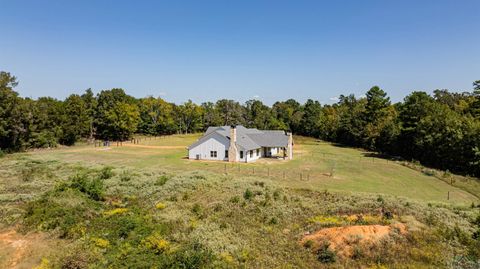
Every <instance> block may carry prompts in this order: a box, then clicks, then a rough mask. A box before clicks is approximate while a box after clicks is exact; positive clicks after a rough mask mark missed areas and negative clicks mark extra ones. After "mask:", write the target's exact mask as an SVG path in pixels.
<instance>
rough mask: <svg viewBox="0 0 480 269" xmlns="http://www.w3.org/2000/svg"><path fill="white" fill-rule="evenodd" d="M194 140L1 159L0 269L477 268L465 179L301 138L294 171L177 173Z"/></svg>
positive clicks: (471, 199)
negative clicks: (0, 250)
mask: <svg viewBox="0 0 480 269" xmlns="http://www.w3.org/2000/svg"><path fill="white" fill-rule="evenodd" d="M197 138H198V135H176V136H169V137H162V138H156V139H155V138H145V137H142V138H140V139H141V140H140V143H139V144H131V143H124V144H123V145H122V146H118V147H117V146H116V144H112V146H111V147H109V148H105V147H93V145H78V146H74V147H68V148H59V149H53V150H38V151H33V152H28V153H21V154H13V155H8V156H6V157H3V158H2V159H1V162H0V220H1V221H0V228H1V229H0V248H2V247H4V248H3V249H6V250H7V254H3V255H0V267H9V266H11V265H12V264H15V265H18V266H20V267H21V266H24V267H25V268H30V267H33V266H36V265H40V264H41V265H42V266H44V267H45V268H48V267H52V268H56V267H61V266H63V267H66V268H87V267H93V268H105V267H113V268H121V267H129V266H135V267H148V268H150V267H157V268H165V267H173V268H178V267H180V268H195V267H205V268H211V267H216V268H231V267H242V268H285V267H287V268H288V267H297V268H317V267H318V268H322V267H334V268H338V267H377V268H378V267H382V266H387V267H450V266H475V262H474V260H475V259H478V257H479V255H480V253H479V252H478V249H480V248H479V246H480V243H479V240H476V239H474V237H472V235H473V234H474V232H475V231H476V229H478V227H477V226H476V225H477V224H476V218H477V215H478V214H479V213H478V208H476V207H475V206H476V205H478V204H479V203H480V201H479V198H478V195H479V194H480V192H479V191H478V190H479V189H480V188H479V186H480V184H479V182H478V180H477V179H468V178H464V177H460V176H456V175H450V174H448V173H446V174H445V173H442V172H438V171H433V170H430V169H426V168H422V167H420V166H418V165H414V164H408V163H402V162H395V161H390V160H387V159H384V158H377V157H370V156H375V155H373V154H371V153H368V152H364V151H360V150H356V149H351V148H344V147H340V146H336V145H333V144H330V143H325V142H321V141H316V140H314V139H309V138H301V137H298V138H296V140H295V141H296V144H295V157H294V160H292V161H281V160H262V161H259V162H257V163H254V164H225V163H221V162H204V161H190V160H187V159H185V155H186V149H185V147H186V146H187V145H188V144H190V143H192V142H193V141H195V140H196V139H197ZM472 204H473V207H472ZM477 222H480V219H479V220H477ZM478 225H480V223H479V224H478ZM14 228H15V229H14ZM13 229H14V230H13ZM381 232H383V233H385V234H386V235H382V234H381ZM337 234H344V235H348V236H344V237H341V238H340V237H339V236H337ZM333 237H335V238H333ZM12 242H13V243H12ZM15 242H17V244H16V245H15ZM18 242H23V243H22V244H24V245H22V248H16V247H15V246H17V245H18ZM45 245H48V246H51V247H49V248H45V247H40V246H45ZM22 249H23V250H22ZM42 258H43V260H42ZM477 265H478V264H477Z"/></svg>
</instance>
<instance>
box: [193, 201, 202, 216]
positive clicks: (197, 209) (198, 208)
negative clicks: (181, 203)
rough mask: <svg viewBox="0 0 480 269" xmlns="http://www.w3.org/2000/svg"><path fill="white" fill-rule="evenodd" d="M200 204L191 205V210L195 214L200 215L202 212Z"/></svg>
mask: <svg viewBox="0 0 480 269" xmlns="http://www.w3.org/2000/svg"><path fill="white" fill-rule="evenodd" d="M202 211H203V209H202V206H201V205H200V204H194V205H193V207H192V212H193V213H194V214H195V215H197V216H200V215H201V214H202Z"/></svg>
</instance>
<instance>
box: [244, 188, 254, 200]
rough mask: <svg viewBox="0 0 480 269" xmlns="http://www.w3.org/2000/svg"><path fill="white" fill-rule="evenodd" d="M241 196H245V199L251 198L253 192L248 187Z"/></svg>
mask: <svg viewBox="0 0 480 269" xmlns="http://www.w3.org/2000/svg"><path fill="white" fill-rule="evenodd" d="M243 198H245V200H251V199H252V198H253V192H252V191H251V190H250V189H246V190H245V192H244V193H243Z"/></svg>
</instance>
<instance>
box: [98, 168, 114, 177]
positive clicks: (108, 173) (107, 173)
mask: <svg viewBox="0 0 480 269" xmlns="http://www.w3.org/2000/svg"><path fill="white" fill-rule="evenodd" d="M99 176H100V179H109V178H111V177H113V176H114V173H113V168H112V167H110V166H105V167H103V168H102V170H100V175H99Z"/></svg>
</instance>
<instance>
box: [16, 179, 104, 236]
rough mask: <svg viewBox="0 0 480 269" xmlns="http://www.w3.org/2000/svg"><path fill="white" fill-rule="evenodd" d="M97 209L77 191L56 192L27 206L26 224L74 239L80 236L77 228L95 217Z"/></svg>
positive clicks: (66, 189)
mask: <svg viewBox="0 0 480 269" xmlns="http://www.w3.org/2000/svg"><path fill="white" fill-rule="evenodd" d="M97 208H98V206H97V205H96V204H94V202H93V201H91V200H89V199H88V198H87V197H86V195H85V194H83V193H81V192H80V191H79V190H77V189H72V188H65V189H62V190H54V191H50V192H47V193H46V194H44V195H43V196H42V197H41V198H40V199H38V200H35V201H31V202H29V203H28V204H27V206H26V210H25V214H24V224H25V226H26V227H30V228H37V229H40V230H58V231H59V236H60V237H62V238H66V237H68V238H72V237H76V236H77V235H79V234H78V229H75V227H77V226H78V225H79V224H81V223H82V222H84V221H86V220H89V219H91V218H92V217H94V216H95V215H96V214H95V210H96V209H97ZM80 233H81V232H80ZM80 235H81V234H80Z"/></svg>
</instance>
